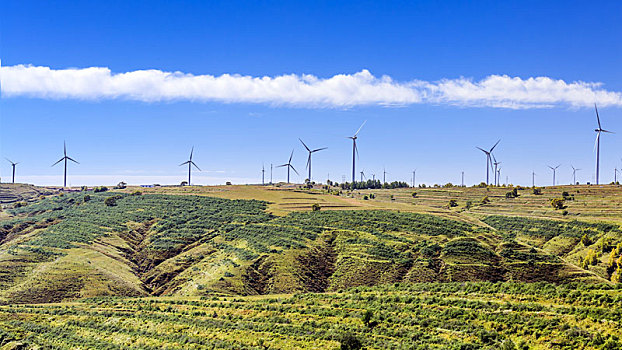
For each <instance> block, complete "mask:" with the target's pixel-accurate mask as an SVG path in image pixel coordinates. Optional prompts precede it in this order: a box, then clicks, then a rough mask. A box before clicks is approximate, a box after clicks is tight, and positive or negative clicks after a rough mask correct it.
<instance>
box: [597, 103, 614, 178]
mask: <svg viewBox="0 0 622 350" xmlns="http://www.w3.org/2000/svg"><path fill="white" fill-rule="evenodd" d="M594 110H596V120H597V121H598V129H595V130H594V131H596V133H597V134H596V142H595V145H594V146H596V184H597V185H598V175H599V170H600V169H599V166H600V133H601V132H607V133H610V134H613V132H611V131H608V130H605V129H603V128H602V127H601V126H600V117H599V116H598V108H597V107H596V104H594Z"/></svg>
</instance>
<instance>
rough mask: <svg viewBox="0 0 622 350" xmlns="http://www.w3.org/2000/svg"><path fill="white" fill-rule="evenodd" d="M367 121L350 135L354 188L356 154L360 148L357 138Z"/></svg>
mask: <svg viewBox="0 0 622 350" xmlns="http://www.w3.org/2000/svg"><path fill="white" fill-rule="evenodd" d="M365 123H367V120H366V121H364V122H363V124H361V127H360V128H359V129H358V130H357V131H356V132H355V133H354V136H348V138H349V139H351V140H352V188H354V181H356V179H355V178H354V174H356V170H355V168H356V163H355V160H356V156H357V155H358V153H359V150H358V149H357V148H356V139H357V138H358V136H357V135H358V134H359V132H360V131H361V129H362V128H363V125H365Z"/></svg>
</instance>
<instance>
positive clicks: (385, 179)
mask: <svg viewBox="0 0 622 350" xmlns="http://www.w3.org/2000/svg"><path fill="white" fill-rule="evenodd" d="M387 174H388V173H387V170H386V169H385V168H384V167H383V168H382V183H383V184H386V183H387Z"/></svg>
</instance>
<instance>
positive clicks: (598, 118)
mask: <svg viewBox="0 0 622 350" xmlns="http://www.w3.org/2000/svg"><path fill="white" fill-rule="evenodd" d="M594 110H596V120H597V121H598V130H601V129H602V127H601V126H600V117H599V116H598V107H596V103H594Z"/></svg>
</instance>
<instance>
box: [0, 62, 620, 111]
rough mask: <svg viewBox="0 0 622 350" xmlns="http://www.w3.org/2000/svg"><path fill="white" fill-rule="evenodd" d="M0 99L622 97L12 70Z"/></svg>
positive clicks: (549, 86)
mask: <svg viewBox="0 0 622 350" xmlns="http://www.w3.org/2000/svg"><path fill="white" fill-rule="evenodd" d="M0 83H1V90H0V91H1V93H2V97H29V98H40V99H79V100H108V99H121V100H133V101H143V102H159V101H177V100H186V101H197V102H208V101H213V102H223V103H260V104H269V105H275V106H281V105H282V106H293V107H304V108H350V107H355V106H406V105H411V104H424V103H426V104H440V105H455V106H462V107H495V108H510V109H523V108H550V107H556V106H567V107H587V106H592V105H593V104H594V103H598V104H599V105H601V106H603V107H606V106H616V107H621V106H622V93H620V92H616V91H608V90H605V89H604V88H603V87H602V84H600V83H589V82H582V81H575V82H570V83H568V82H565V81H564V80H560V79H552V78H549V77H533V78H527V79H523V78H519V77H509V76H507V75H490V76H488V77H486V78H484V79H482V80H479V81H474V80H473V79H467V78H458V79H443V80H439V81H435V82H428V81H422V80H413V81H407V82H397V81H394V80H393V79H391V78H390V77H388V76H382V77H375V76H374V75H372V74H371V73H370V72H369V71H367V70H362V71H360V72H358V73H354V74H338V75H335V76H332V77H329V78H318V77H316V76H313V75H307V74H302V75H295V74H289V75H280V76H274V77H269V76H263V77H252V76H243V75H230V74H223V75H220V76H213V75H193V74H186V73H181V72H163V71H160V70H154V69H152V70H138V71H132V72H126V73H112V72H111V70H110V69H108V68H105V67H89V68H70V69H52V68H49V67H44V66H31V65H15V66H6V67H1V68H0Z"/></svg>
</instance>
